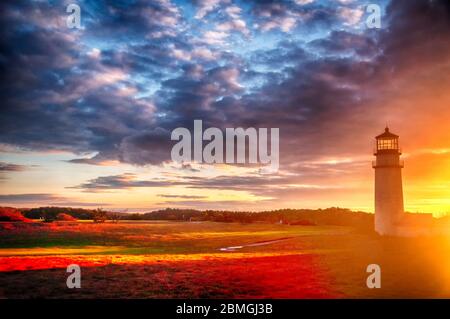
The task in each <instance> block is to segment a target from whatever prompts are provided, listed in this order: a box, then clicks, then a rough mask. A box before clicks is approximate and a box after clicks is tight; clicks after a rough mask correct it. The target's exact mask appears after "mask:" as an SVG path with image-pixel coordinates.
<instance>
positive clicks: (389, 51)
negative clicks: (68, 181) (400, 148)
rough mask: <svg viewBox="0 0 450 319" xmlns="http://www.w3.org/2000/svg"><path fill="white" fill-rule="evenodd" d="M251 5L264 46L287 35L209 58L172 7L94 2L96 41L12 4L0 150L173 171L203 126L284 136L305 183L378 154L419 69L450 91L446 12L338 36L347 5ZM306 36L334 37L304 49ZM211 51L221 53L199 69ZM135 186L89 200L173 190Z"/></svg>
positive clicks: (246, 11)
mask: <svg viewBox="0 0 450 319" xmlns="http://www.w3.org/2000/svg"><path fill="white" fill-rule="evenodd" d="M238 4H239V3H238ZM204 5H205V3H203V4H199V7H197V10H198V9H199V8H201V7H202V6H204ZM230 5H231V4H230V3H227V2H220V3H219V4H218V5H217V7H216V9H214V10H219V11H220V10H222V11H223V12H222V13H220V14H219V15H220V17H219V18H220V19H219V20H218V21H217V23H222V22H227V21H228V20H226V19H225V13H224V12H226V11H224V10H225V9H226V8H227V7H228V6H230ZM248 6H249V7H248V8H245V6H242V7H243V9H242V12H240V13H239V15H240V18H242V19H244V20H245V21H247V24H246V26H247V27H248V28H250V29H251V33H252V36H258V35H261V34H264V32H268V33H270V32H275V34H276V37H275V38H276V41H274V40H273V37H272V38H270V39H269V40H270V41H272V42H273V44H271V45H268V46H267V47H264V46H261V47H258V48H255V49H252V48H248V47H244V48H240V50H236V51H233V48H234V47H233V46H234V45H236V46H237V45H238V44H239V42H238V41H237V40H236V41H235V39H234V38H230V40H225V41H230V45H231V46H230V47H229V48H226V49H220V48H219V49H218V48H217V46H213V45H211V46H207V45H206V44H205V43H203V42H201V41H200V40H199V39H200V38H201V37H202V34H203V33H204V31H205V29H202V26H204V24H202V21H198V20H199V19H197V20H195V19H194V20H193V21H187V20H186V17H184V16H183V13H182V10H178V9H177V8H176V7H175V5H174V4H170V2H169V1H155V2H152V3H151V4H149V3H148V2H147V1H133V2H131V1H130V2H128V1H121V2H112V1H100V2H95V3H87V2H86V3H83V4H82V7H83V8H85V9H86V14H87V16H86V19H85V20H84V21H85V26H84V27H85V29H84V31H68V30H67V29H66V28H64V26H63V27H61V26H60V25H59V24H58V23H57V21H59V20H60V18H61V14H60V13H61V10H60V9H61V8H59V7H57V8H56V7H53V6H51V5H49V4H45V3H43V2H7V3H4V4H2V19H1V28H0V30H1V31H0V35H1V49H2V50H1V51H2V53H1V56H0V71H1V72H2V74H3V76H4V77H5V78H6V80H7V81H5V82H2V89H1V91H0V95H1V98H2V114H1V117H0V133H1V134H0V142H2V143H6V144H11V145H16V146H20V147H24V148H29V149H34V150H55V149H56V150H69V151H71V152H74V153H77V154H86V153H88V152H97V155H96V156H95V157H93V158H90V159H85V158H79V159H74V160H72V161H71V162H72V163H85V164H99V163H101V162H103V161H107V160H120V161H122V162H127V163H132V164H138V165H145V164H159V163H161V162H164V161H167V160H169V157H170V149H171V146H172V142H171V141H170V131H171V130H172V129H174V128H176V127H188V128H191V127H192V125H193V120H194V119H202V120H203V122H204V126H205V127H207V126H215V127H219V128H224V127H239V126H242V127H248V126H255V127H279V128H280V134H281V145H280V147H281V149H280V154H281V165H282V166H281V167H282V169H283V168H285V169H291V170H293V171H295V172H302V173H305V171H308V170H309V169H308V168H307V167H305V165H302V163H304V162H308V161H312V160H314V159H317V158H322V157H327V156H328V157H332V156H349V157H352V156H356V155H357V154H366V153H369V152H370V151H368V148H369V146H368V145H367V144H368V142H367V141H368V140H370V138H371V137H372V135H374V134H375V133H376V132H377V131H378V130H379V129H380V127H382V126H384V124H385V121H386V118H389V117H390V115H389V114H390V112H391V111H392V110H391V109H389V105H390V104H389V101H387V100H386V99H387V98H386V97H385V98H384V99H383V98H382V96H385V95H384V94H382V92H384V91H385V90H386V89H387V87H388V86H389V85H386V84H387V83H390V82H389V81H391V82H392V81H395V80H396V79H398V78H400V77H402V76H404V74H408V72H410V73H411V72H413V73H414V72H419V71H420V70H430V72H432V70H434V72H436V73H435V74H431V73H430V74H429V75H428V76H429V77H433V78H436V77H442V83H443V84H445V83H447V82H446V81H448V78H446V77H444V76H443V75H442V74H441V75H439V74H438V73H439V72H444V71H442V70H446V68H444V67H445V66H447V69H448V57H449V56H450V54H449V53H450V48H449V41H448V36H449V33H450V30H449V21H450V19H449V5H448V2H446V1H420V0H413V1H404V0H400V1H393V2H391V3H389V5H388V6H387V8H386V16H384V17H383V24H384V25H386V27H385V28H384V29H382V30H364V29H360V30H357V31H356V30H354V29H346V30H340V25H339V24H338V20H339V19H338V14H337V9H338V8H337V7H336V6H324V5H322V4H319V3H316V2H314V3H312V4H309V5H306V6H297V5H294V3H293V2H292V1H279V2H276V1H263V2H260V1H258V2H249V4H248ZM209 15H213V14H212V12H211V13H208V14H207V15H205V17H206V18H208V17H209ZM206 18H205V19H206ZM292 19H294V20H292ZM271 23H272V24H271ZM293 23H295V26H294V25H293ZM212 24H213V23H212ZM253 24H256V25H258V27H253ZM187 26H189V28H187ZM294 28H297V29H295V30H296V31H298V32H300V31H301V29H302V28H304V30H307V31H310V32H312V30H313V29H317V30H320V31H322V33H321V36H320V38H318V39H315V40H312V41H310V42H309V43H303V42H302V41H301V40H298V39H296V38H295V37H293V36H294V35H295V34H294V32H293V31H292V30H294ZM214 30H215V29H214ZM216 31H217V30H216ZM288 31H292V32H288ZM325 31H327V32H325ZM328 31H329V32H328ZM226 32H227V33H232V32H236V30H235V29H232V30H227V31H226ZM226 39H228V38H226ZM264 40H265V39H264V38H260V41H261V42H263V41H264ZM97 46H98V50H99V51H95V50H93V47H97ZM203 46H205V49H207V50H209V51H205V52H203V58H198V57H196V54H195V52H194V51H195V49H196V48H199V47H202V48H203ZM208 54H212V58H211V59H209V60H208V59H205V58H204V57H205V56H206V55H208ZM214 54H216V55H214ZM439 66H442V67H443V68H442V69H441V70H439V69H436V68H438V67H439ZM436 74H437V75H436ZM405 98H406V97H405ZM396 112H401V110H396ZM420 112H422V111H421V110H418V113H420ZM399 125H402V124H401V123H399ZM219 181H220V182H222V183H223V185H222V186H223V187H227V185H226V182H227V181H226V180H220V179H219ZM191 182H192V181H191ZM233 182H237V183H238V184H239V182H240V181H239V180H234V181H230V182H229V183H230V187H231V183H233ZM136 183H137V182H132V181H129V180H128V179H123V178H121V177H120V176H116V177H115V179H114V178H112V179H107V180H104V179H102V178H101V177H100V178H99V179H98V180H93V181H90V182H88V183H86V184H83V185H82V186H80V188H82V189H107V188H108V187H110V186H111V185H112V186H114V187H119V188H120V187H138V186H139V185H141V186H144V185H146V186H153V185H155V186H156V185H166V184H165V183H166V182H163V181H148V182H147V181H141V182H138V183H137V184H136ZM208 183H211V182H210V181H206V185H207V184H208ZM242 183H244V182H242ZM130 185H131V186H130ZM192 185H194V186H195V183H193V184H192Z"/></svg>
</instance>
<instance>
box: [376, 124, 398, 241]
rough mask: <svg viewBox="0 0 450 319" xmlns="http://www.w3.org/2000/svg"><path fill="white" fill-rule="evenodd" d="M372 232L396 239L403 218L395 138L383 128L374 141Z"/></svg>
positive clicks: (387, 129)
mask: <svg viewBox="0 0 450 319" xmlns="http://www.w3.org/2000/svg"><path fill="white" fill-rule="evenodd" d="M375 139H376V148H375V152H374V155H375V156H376V161H375V162H374V163H373V165H372V166H373V168H374V169H375V231H376V232H377V233H378V234H380V235H397V234H398V229H399V228H398V227H399V226H400V224H401V223H402V220H403V218H404V208H403V187H402V168H403V163H402V161H400V155H401V151H400V148H399V145H398V135H395V134H393V133H391V132H389V128H388V127H386V129H385V131H384V133H383V134H380V135H378V136H377V137H375Z"/></svg>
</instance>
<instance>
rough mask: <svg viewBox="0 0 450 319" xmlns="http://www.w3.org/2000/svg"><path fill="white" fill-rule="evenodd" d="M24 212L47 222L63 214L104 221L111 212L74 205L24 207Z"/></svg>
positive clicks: (31, 217)
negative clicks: (74, 206) (73, 206)
mask: <svg viewBox="0 0 450 319" xmlns="http://www.w3.org/2000/svg"><path fill="white" fill-rule="evenodd" d="M21 211H22V214H23V215H24V216H25V217H26V218H29V219H43V220H45V221H47V222H52V221H54V220H60V219H61V216H60V215H61V214H64V215H68V216H71V217H73V218H75V219H79V220H94V221H96V222H104V221H105V220H107V219H108V214H114V213H109V212H107V211H105V210H103V209H100V208H97V209H84V208H72V207H39V208H31V209H22V210H21Z"/></svg>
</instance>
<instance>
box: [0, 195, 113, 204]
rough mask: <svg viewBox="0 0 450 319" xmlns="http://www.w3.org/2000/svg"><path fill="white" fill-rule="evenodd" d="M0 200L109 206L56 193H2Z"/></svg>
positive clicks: (3, 201) (9, 202) (11, 202)
mask: <svg viewBox="0 0 450 319" xmlns="http://www.w3.org/2000/svg"><path fill="white" fill-rule="evenodd" d="M0 202H2V203H8V204H18V203H20V204H30V205H31V204H45V205H55V206H56V205H57V206H86V207H91V206H92V207H101V206H108V205H109V204H105V203H89V202H79V201H72V200H70V199H68V198H65V197H61V196H59V195H55V194H45V193H43V194H7V195H0Z"/></svg>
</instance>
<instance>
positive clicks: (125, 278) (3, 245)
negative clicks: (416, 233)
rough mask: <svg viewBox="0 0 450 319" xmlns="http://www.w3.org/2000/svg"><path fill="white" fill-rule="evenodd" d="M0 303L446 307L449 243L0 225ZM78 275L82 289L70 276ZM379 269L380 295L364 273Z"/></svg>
mask: <svg viewBox="0 0 450 319" xmlns="http://www.w3.org/2000/svg"><path fill="white" fill-rule="evenodd" d="M0 238H1V241H0V297H1V298H30V297H45V298H374V297H377V298H418V297H422V298H429V297H447V298H448V297H450V267H449V266H450V240H449V239H448V238H443V237H440V238H438V237H435V238H414V239H399V238H381V237H379V236H377V235H375V234H374V233H362V232H360V231H357V230H355V229H352V228H348V227H332V226H327V227H325V226H288V225H279V224H237V223H214V222H192V223H189V222H162V221H161V222H120V223H118V224H112V223H105V224H94V223H89V222H84V223H75V224H74V223H72V224H64V223H60V224H58V223H51V224H47V223H38V222H37V223H0ZM72 263H75V264H79V265H80V266H81V271H82V274H81V283H82V288H81V289H68V288H67V287H66V278H67V276H68V274H67V273H66V267H67V265H69V264H72ZM374 263H375V264H379V265H380V266H381V270H382V287H381V289H368V288H367V286H366V278H367V276H368V275H369V274H368V273H366V267H367V265H369V264H374Z"/></svg>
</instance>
